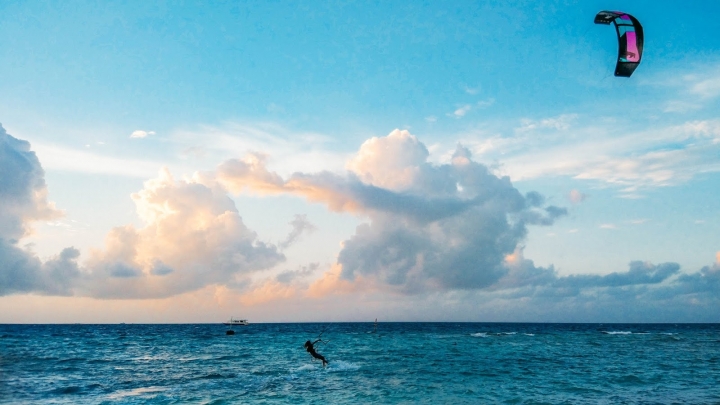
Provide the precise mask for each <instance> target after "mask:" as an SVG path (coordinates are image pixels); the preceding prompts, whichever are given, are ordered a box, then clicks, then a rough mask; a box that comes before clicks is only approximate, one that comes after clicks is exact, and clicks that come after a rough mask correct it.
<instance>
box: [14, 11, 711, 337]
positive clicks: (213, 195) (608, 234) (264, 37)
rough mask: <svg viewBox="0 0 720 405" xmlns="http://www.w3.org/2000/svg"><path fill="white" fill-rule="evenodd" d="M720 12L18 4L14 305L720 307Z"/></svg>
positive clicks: (198, 311) (448, 312)
mask: <svg viewBox="0 0 720 405" xmlns="http://www.w3.org/2000/svg"><path fill="white" fill-rule="evenodd" d="M155 3H156V4H155ZM601 10H622V11H624V12H627V13H630V14H632V15H634V16H635V17H636V18H637V19H638V20H639V21H640V22H641V23H642V25H643V28H644V33H645V44H644V45H645V46H644V53H643V57H642V62H641V64H640V66H639V67H638V68H637V70H636V71H635V73H634V74H633V75H632V77H630V78H622V77H614V76H613V72H614V69H615V63H616V61H617V52H618V42H617V35H616V33H615V30H614V29H613V27H612V26H605V25H596V24H594V23H593V19H594V16H595V14H596V13H597V12H599V11H601ZM718 14H720V3H716V2H687V3H685V4H683V6H682V7H677V3H675V2H668V1H657V0H653V1H623V2H620V1H611V0H608V1H604V2H597V1H551V0H544V1H532V2H529V1H507V2H502V3H499V2H491V1H455V2H412V4H408V2H400V1H397V2H396V1H387V2H353V1H328V2H309V3H298V2H285V1H276V2H265V3H258V2H239V1H233V2H222V1H216V2H205V1H203V2H200V1H196V2H193V1H188V2H141V1H129V2H121V3H114V2H96V1H32V0H30V1H5V2H2V3H0V125H2V127H1V128H0V323H76V322H78V323H115V322H128V323H130V322H133V323H184V322H211V323H212V322H220V321H223V320H226V319H228V318H230V317H231V316H232V317H237V318H246V319H248V320H249V321H250V322H309V321H322V322H336V321H373V320H374V319H375V318H377V319H378V320H380V321H479V322H483V321H488V322H495V321H499V322H720V311H717V308H718V305H720V232H718V229H720V35H718V28H717V19H716V18H715V16H717V15H718Z"/></svg>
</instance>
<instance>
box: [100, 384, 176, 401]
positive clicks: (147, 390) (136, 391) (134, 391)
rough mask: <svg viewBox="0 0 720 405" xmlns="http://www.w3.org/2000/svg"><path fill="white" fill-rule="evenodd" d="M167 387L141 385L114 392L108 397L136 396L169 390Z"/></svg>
mask: <svg viewBox="0 0 720 405" xmlns="http://www.w3.org/2000/svg"><path fill="white" fill-rule="evenodd" d="M167 389H168V388H166V387H141V388H135V389H132V390H122V391H117V392H115V393H113V394H110V395H109V396H108V398H110V399H121V398H125V397H134V396H138V395H143V394H151V393H156V392H163V391H167Z"/></svg>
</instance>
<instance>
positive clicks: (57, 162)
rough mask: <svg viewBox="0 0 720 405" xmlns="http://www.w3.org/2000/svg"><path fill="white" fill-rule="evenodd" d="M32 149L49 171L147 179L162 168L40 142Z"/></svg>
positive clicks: (157, 164)
mask: <svg viewBox="0 0 720 405" xmlns="http://www.w3.org/2000/svg"><path fill="white" fill-rule="evenodd" d="M33 148H34V149H35V150H36V151H37V154H38V156H39V157H40V159H41V160H42V162H43V166H44V167H45V168H47V169H50V170H58V171H69V172H78V173H98V174H112V175H117V176H127V177H138V178H149V177H151V176H153V175H154V174H155V173H157V171H158V169H159V168H160V167H162V166H163V164H162V163H156V162H150V161H144V160H137V159H124V158H117V157H112V156H107V155H101V154H97V153H93V152H89V151H86V150H78V149H72V148H68V147H65V146H59V145H53V144H47V143H42V142H36V143H34V144H33Z"/></svg>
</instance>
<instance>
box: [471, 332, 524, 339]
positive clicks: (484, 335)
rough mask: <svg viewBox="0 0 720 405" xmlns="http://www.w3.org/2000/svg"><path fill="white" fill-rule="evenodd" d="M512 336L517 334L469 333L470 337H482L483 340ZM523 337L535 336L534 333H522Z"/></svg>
mask: <svg viewBox="0 0 720 405" xmlns="http://www.w3.org/2000/svg"><path fill="white" fill-rule="evenodd" d="M513 335H517V332H497V333H493V332H478V333H471V334H470V336H473V337H483V338H486V337H490V336H513ZM523 335H525V336H535V334H534V333H523Z"/></svg>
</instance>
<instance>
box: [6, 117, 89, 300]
mask: <svg viewBox="0 0 720 405" xmlns="http://www.w3.org/2000/svg"><path fill="white" fill-rule="evenodd" d="M47 197H48V191H47V187H46V184H45V172H44V170H43V168H42V166H41V165H40V162H39V161H38V159H37V156H36V155H35V153H34V152H33V151H31V150H30V144H29V143H28V142H26V141H23V140H20V139H17V138H15V137H13V136H11V135H9V134H8V133H7V132H6V131H5V129H4V128H3V127H2V126H1V125H0V295H6V294H12V293H25V292H38V293H42V294H56V295H66V294H68V293H69V292H70V286H71V283H72V280H73V279H74V278H76V277H77V275H78V267H77V262H76V260H77V258H78V255H79V252H78V251H77V250H76V249H74V248H67V249H64V250H63V251H62V252H61V253H60V254H59V255H57V256H56V257H54V258H52V259H50V260H48V261H47V262H45V263H42V262H41V261H40V260H39V259H38V258H37V257H36V256H35V254H34V253H33V252H32V251H30V250H27V249H23V248H21V247H19V246H18V243H19V241H20V239H21V238H23V237H24V236H27V235H29V234H30V233H31V232H32V229H31V227H30V226H31V224H32V223H33V222H34V221H39V220H53V219H56V218H58V217H60V216H61V215H62V212H60V211H59V210H57V209H56V208H55V206H54V204H52V203H51V202H49V201H48V199H47Z"/></svg>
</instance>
